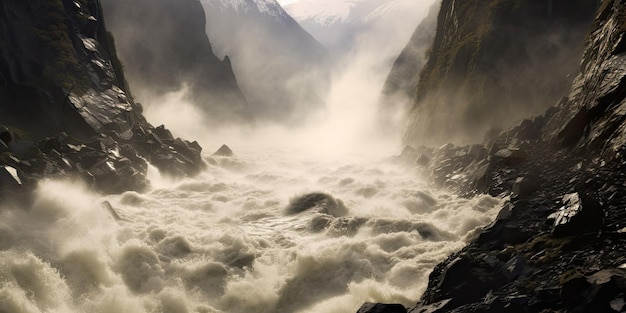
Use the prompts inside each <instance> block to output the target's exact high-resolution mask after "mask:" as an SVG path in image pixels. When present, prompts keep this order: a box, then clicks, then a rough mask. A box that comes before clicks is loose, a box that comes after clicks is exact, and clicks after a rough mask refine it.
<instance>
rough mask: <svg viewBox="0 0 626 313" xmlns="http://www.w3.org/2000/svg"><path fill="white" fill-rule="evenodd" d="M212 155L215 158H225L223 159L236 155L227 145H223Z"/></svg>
mask: <svg viewBox="0 0 626 313" xmlns="http://www.w3.org/2000/svg"><path fill="white" fill-rule="evenodd" d="M212 155H214V156H223V157H231V156H233V155H235V153H234V152H233V150H231V149H230V148H229V147H228V146H227V145H222V146H221V147H220V148H219V149H217V151H215V152H214V153H213V154H212Z"/></svg>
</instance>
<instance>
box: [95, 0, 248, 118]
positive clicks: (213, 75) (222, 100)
mask: <svg viewBox="0 0 626 313" xmlns="http://www.w3.org/2000/svg"><path fill="white" fill-rule="evenodd" d="M102 6H103V8H104V11H105V18H106V21H107V26H108V27H109V29H110V30H111V32H112V33H113V34H114V36H115V38H116V43H117V50H118V54H119V57H120V59H121V61H122V63H123V65H124V70H125V73H126V76H127V78H128V80H129V83H130V85H131V86H132V88H133V90H134V91H135V94H136V96H137V98H138V100H139V101H144V100H145V99H150V98H153V97H159V96H163V95H164V94H165V93H167V92H172V91H177V90H180V89H181V88H182V87H183V86H186V87H187V88H188V89H187V95H186V98H187V99H188V100H191V101H192V102H193V104H194V105H195V106H196V107H197V108H199V109H200V110H201V111H202V112H204V113H205V114H206V117H208V118H210V119H211V122H213V123H219V122H220V121H230V120H233V119H234V120H248V119H250V118H251V117H252V116H251V113H250V111H249V108H248V103H247V101H246V99H245V97H244V96H243V94H242V92H241V91H240V89H239V86H238V85H237V81H236V79H235V75H234V74H233V71H232V68H231V64H230V59H229V58H228V57H225V58H224V60H223V61H221V60H219V59H218V58H217V57H216V56H215V54H213V50H212V47H211V44H210V43H209V39H208V38H207V36H206V33H205V27H206V20H205V19H206V17H205V14H204V10H203V8H202V5H201V4H200V2H198V1H195V0H156V1H155V0H136V1H126V0H102Z"/></svg>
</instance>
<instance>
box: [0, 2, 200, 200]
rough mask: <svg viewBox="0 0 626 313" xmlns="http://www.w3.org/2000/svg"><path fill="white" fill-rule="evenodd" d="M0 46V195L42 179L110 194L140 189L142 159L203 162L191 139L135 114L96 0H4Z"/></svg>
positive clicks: (191, 171) (190, 168) (171, 167)
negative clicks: (75, 182) (75, 181)
mask: <svg viewBox="0 0 626 313" xmlns="http://www.w3.org/2000/svg"><path fill="white" fill-rule="evenodd" d="M0 50H1V51H2V53H1V54H0V82H1V83H0V200H3V199H4V196H9V195H18V194H20V193H22V192H28V191H30V190H32V188H33V187H34V185H35V184H36V183H37V181H38V180H40V179H42V178H49V177H78V178H81V179H82V180H83V181H84V182H86V183H87V184H89V185H92V186H94V187H95V188H97V189H98V190H99V191H101V192H112V193H115V192H122V191H126V190H144V189H145V188H146V187H147V186H148V184H149V183H148V181H147V179H146V174H147V167H148V166H147V163H146V161H148V162H150V163H151V164H152V165H154V166H155V167H157V168H158V169H159V170H160V171H161V172H162V173H163V174H167V175H170V176H179V177H180V176H192V175H195V174H197V173H198V172H200V171H201V170H202V169H203V167H204V166H205V164H204V162H203V161H202V158H201V157H200V152H201V150H202V148H201V147H200V146H199V145H198V143H197V142H193V143H191V142H188V141H185V140H182V139H180V138H174V137H173V136H172V135H171V133H170V132H169V131H168V130H167V129H166V128H165V127H164V126H159V127H156V128H155V127H153V126H152V125H150V124H149V123H148V122H147V121H146V119H145V118H144V117H143V115H142V107H141V106H140V105H139V104H137V103H135V102H134V101H133V99H132V97H131V96H130V93H129V89H128V87H127V86H126V84H125V80H124V75H123V71H122V68H121V66H120V62H119V60H118V59H117V55H116V50H115V43H114V41H113V37H112V36H111V34H110V33H109V32H108V31H107V29H106V27H105V25H104V20H103V16H102V9H101V7H100V2H99V1H98V0H83V1H71V0H33V1H28V2H25V1H21V0H6V1H3V2H2V3H1V4H0ZM9 174H10V175H9Z"/></svg>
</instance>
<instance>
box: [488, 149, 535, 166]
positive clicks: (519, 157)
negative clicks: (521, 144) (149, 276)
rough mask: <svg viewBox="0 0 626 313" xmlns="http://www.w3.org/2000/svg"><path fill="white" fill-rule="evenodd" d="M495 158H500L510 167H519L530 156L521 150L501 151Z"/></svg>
mask: <svg viewBox="0 0 626 313" xmlns="http://www.w3.org/2000/svg"><path fill="white" fill-rule="evenodd" d="M494 156H495V157H498V158H500V159H501V160H502V161H503V162H504V164H506V165H509V166H516V165H519V164H520V163H522V162H524V160H526V159H527V158H528V155H527V154H526V153H525V152H524V151H523V150H520V149H519V148H506V149H500V150H498V151H497V152H496V153H495V155H494Z"/></svg>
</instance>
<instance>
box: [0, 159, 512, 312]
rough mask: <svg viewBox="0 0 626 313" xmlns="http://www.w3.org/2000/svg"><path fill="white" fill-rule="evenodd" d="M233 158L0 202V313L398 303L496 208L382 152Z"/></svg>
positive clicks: (44, 188)
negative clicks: (136, 187) (107, 189)
mask: <svg viewBox="0 0 626 313" xmlns="http://www.w3.org/2000/svg"><path fill="white" fill-rule="evenodd" d="M236 152H237V154H236V156H234V157H211V156H208V155H207V156H205V159H206V161H207V163H208V164H209V167H208V169H207V170H206V171H205V172H204V173H203V174H202V175H200V176H199V177H197V178H194V179H187V180H183V181H167V180H165V179H162V178H161V177H159V175H158V173H156V172H155V171H154V170H152V171H151V174H150V177H151V181H152V184H153V188H152V190H151V191H149V192H147V193H145V194H139V193H136V192H126V193H124V194H121V195H114V196H102V195H98V194H96V193H94V192H92V191H89V190H88V189H87V188H85V187H84V186H81V185H80V184H78V183H75V182H70V181H43V182H41V183H40V185H39V187H38V189H37V193H36V198H35V199H34V203H33V205H32V207H29V208H23V207H3V208H1V210H0V312H7V313H9V312H10V313H35V312H50V313H56V312H58V313H71V312H76V313H78V312H90V313H122V312H129V313H131V312H132V313H141V312H163V313H186V312H189V313H191V312H199V313H200V312H202V313H204V312H232V313H248V312H255V313H297V312H302V313H304V312H325V313H354V312H356V310H357V309H358V308H359V306H360V305H361V304H362V303H363V302H365V301H374V302H393V303H402V304H404V305H407V306H408V305H412V304H414V303H415V302H416V301H417V300H418V298H419V296H420V295H421V292H422V291H423V290H424V288H425V286H426V284H427V281H428V274H429V273H430V271H431V270H432V268H433V267H434V266H435V265H436V264H437V263H438V262H440V261H441V260H443V259H444V258H445V257H446V256H447V255H449V254H450V253H452V252H453V251H456V250H458V249H460V248H461V247H462V246H463V245H464V244H465V240H466V238H467V237H468V236H471V234H472V233H473V231H475V230H476V229H479V228H480V227H482V226H483V225H485V224H487V223H489V222H490V221H491V220H492V219H493V217H494V216H495V214H496V213H497V209H498V206H499V204H500V203H501V200H499V199H495V198H491V197H489V196H477V197H475V198H473V199H464V198H459V197H456V196H454V195H451V194H449V193H447V192H445V191H441V190H436V189H432V188H431V187H429V186H428V184H426V183H425V182H424V180H423V179H421V178H420V173H419V172H418V171H417V170H416V169H415V168H413V167H411V166H407V165H402V164H400V163H397V162H393V161H391V159H384V158H365V157H360V156H343V157H340V158H321V157H314V156H311V155H308V154H306V153H296V152H293V151H281V150H265V151H263V150H256V151H248V152H246V151H237V150H236ZM104 201H108V203H109V204H110V205H111V207H112V208H113V210H114V211H115V214H117V217H119V218H118V219H117V220H116V218H115V216H114V215H115V214H111V212H110V211H109V210H107V207H106V205H103V204H102V203H103V202H104Z"/></svg>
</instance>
